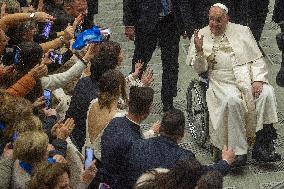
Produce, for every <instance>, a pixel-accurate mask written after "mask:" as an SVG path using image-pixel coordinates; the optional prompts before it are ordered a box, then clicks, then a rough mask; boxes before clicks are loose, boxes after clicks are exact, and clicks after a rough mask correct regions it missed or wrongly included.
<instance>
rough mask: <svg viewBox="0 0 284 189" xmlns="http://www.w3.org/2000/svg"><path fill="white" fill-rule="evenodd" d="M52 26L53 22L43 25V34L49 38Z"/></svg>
mask: <svg viewBox="0 0 284 189" xmlns="http://www.w3.org/2000/svg"><path fill="white" fill-rule="evenodd" d="M51 27H52V23H51V22H46V23H45V24H44V27H43V31H42V36H43V37H44V38H45V39H48V38H49V33H50V31H51Z"/></svg>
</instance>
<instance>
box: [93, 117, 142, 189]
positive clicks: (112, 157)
mask: <svg viewBox="0 0 284 189" xmlns="http://www.w3.org/2000/svg"><path fill="white" fill-rule="evenodd" d="M139 139H142V135H141V133H140V126H139V125H137V124H135V123H134V122H132V121H130V120H129V119H128V118H126V117H117V118H114V119H112V121H111V122H110V123H109V124H108V126H107V127H106V129H105V130H104V132H103V135H102V138H101V162H102V167H103V168H102V169H100V170H99V171H98V177H100V178H102V180H103V181H104V182H106V183H108V184H109V185H110V186H111V188H115V189H125V188H127V187H126V186H125V184H126V180H125V179H126V178H127V176H126V173H127V172H126V171H127V153H128V150H129V149H130V148H131V146H132V143H133V142H135V141H137V140H139Z"/></svg>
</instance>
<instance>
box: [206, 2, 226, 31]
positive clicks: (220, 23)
mask: <svg viewBox="0 0 284 189" xmlns="http://www.w3.org/2000/svg"><path fill="white" fill-rule="evenodd" d="M228 22H229V16H228V14H227V11H226V10H225V9H223V8H221V7H219V6H214V5H213V6H212V7H211V8H210V10H209V27H210V30H211V32H212V33H213V34H214V35H215V36H219V35H222V34H223V33H224V32H225V30H226V26H227V24H228Z"/></svg>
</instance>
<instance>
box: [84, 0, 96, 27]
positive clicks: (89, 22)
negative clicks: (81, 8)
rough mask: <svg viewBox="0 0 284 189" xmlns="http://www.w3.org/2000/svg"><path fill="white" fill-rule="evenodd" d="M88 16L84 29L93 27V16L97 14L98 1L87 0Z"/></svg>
mask: <svg viewBox="0 0 284 189" xmlns="http://www.w3.org/2000/svg"><path fill="white" fill-rule="evenodd" d="M87 3H88V14H87V15H86V17H85V21H84V27H86V28H91V27H93V25H94V15H95V14H98V0H87Z"/></svg>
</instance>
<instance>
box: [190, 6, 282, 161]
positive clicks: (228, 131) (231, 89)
mask: <svg viewBox="0 0 284 189" xmlns="http://www.w3.org/2000/svg"><path fill="white" fill-rule="evenodd" d="M187 64H189V65H192V66H193V68H194V70H195V71H196V72H197V73H198V74H201V73H204V72H207V73H208V78H209V88H208V90H207V92H206V101H207V105H208V110H209V115H210V129H209V133H210V140H211V143H212V145H213V146H214V147H215V148H217V149H222V147H223V146H224V145H227V146H228V147H231V148H233V149H234V151H235V153H236V155H237V156H236V161H235V164H234V165H235V166H242V165H245V163H246V160H247V152H248V145H249V144H250V143H252V141H255V144H254V147H253V152H252V158H254V159H256V160H257V161H264V162H271V161H278V160H280V159H281V156H280V155H279V154H277V153H275V149H274V144H273V140H274V139H276V137H277V134H276V130H275V128H274V127H273V123H276V122H277V121H278V118H277V112H276V99H275V94H274V90H273V87H272V86H271V85H269V83H268V80H267V74H268V70H267V67H266V63H265V60H264V57H263V55H262V53H261V51H260V50H259V48H258V46H257V43H256V41H255V39H254V37H253V35H252V33H251V31H250V29H249V28H248V27H246V26H242V25H239V24H234V23H231V22H229V16H228V8H227V7H226V6H225V5H223V4H220V3H217V4H214V5H213V6H212V7H211V8H210V10H209V26H207V27H205V28H203V29H201V30H196V31H195V32H194V35H193V36H192V38H191V44H190V47H189V51H188V56H187Z"/></svg>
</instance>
